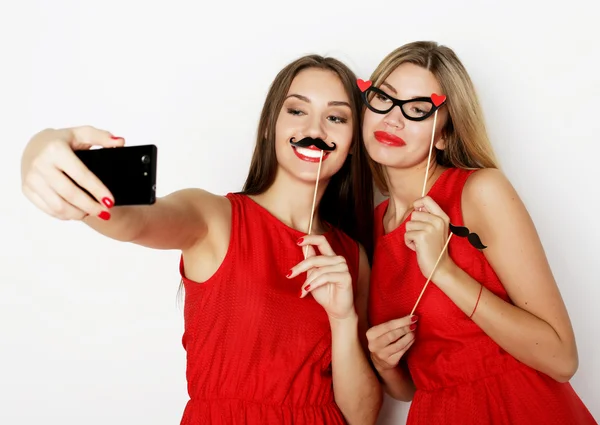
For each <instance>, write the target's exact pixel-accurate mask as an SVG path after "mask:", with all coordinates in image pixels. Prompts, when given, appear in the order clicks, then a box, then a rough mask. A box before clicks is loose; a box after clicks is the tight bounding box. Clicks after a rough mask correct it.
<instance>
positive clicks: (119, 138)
mask: <svg viewBox="0 0 600 425" xmlns="http://www.w3.org/2000/svg"><path fill="white" fill-rule="evenodd" d="M110 138H111V139H113V140H125V139H123V138H122V137H117V136H110Z"/></svg>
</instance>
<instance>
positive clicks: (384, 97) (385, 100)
mask: <svg viewBox="0 0 600 425" xmlns="http://www.w3.org/2000/svg"><path fill="white" fill-rule="evenodd" d="M375 98H376V99H377V100H380V101H382V102H389V101H390V99H389V97H387V96H384V95H382V94H379V93H377V94H375Z"/></svg>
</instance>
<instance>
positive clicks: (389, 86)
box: [381, 81, 429, 100]
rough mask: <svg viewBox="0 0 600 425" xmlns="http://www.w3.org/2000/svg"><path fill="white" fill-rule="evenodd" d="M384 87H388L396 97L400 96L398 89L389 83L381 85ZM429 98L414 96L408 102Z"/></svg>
mask: <svg viewBox="0 0 600 425" xmlns="http://www.w3.org/2000/svg"><path fill="white" fill-rule="evenodd" d="M381 85H382V86H386V87H387V88H389V89H390V90H391V91H393V92H394V94H395V95H398V92H397V91H396V89H395V88H394V87H393V86H392V85H391V84H389V83H386V82H385V81H384V82H383V83H381ZM424 97H425V98H429V96H412V97H411V98H410V99H408V100H412V99H421V98H424Z"/></svg>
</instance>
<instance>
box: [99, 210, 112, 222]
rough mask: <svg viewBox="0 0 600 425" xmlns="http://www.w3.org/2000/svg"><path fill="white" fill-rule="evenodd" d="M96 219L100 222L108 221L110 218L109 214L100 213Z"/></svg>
mask: <svg viewBox="0 0 600 425" xmlns="http://www.w3.org/2000/svg"><path fill="white" fill-rule="evenodd" d="M98 217H100V218H101V219H102V220H108V219H109V218H110V213H109V212H108V211H102V212H101V213H100V214H98Z"/></svg>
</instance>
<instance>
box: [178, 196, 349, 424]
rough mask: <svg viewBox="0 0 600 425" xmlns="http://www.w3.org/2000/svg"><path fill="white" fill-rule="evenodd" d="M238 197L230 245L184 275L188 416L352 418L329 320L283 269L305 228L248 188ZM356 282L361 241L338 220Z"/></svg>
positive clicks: (258, 420)
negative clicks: (207, 273)
mask: <svg viewBox="0 0 600 425" xmlns="http://www.w3.org/2000/svg"><path fill="white" fill-rule="evenodd" d="M227 198H228V199H229V201H230V203H231V207H232V217H231V224H232V226H231V236H230V243H229V248H228V251H227V254H226V256H225V259H224V261H223V263H222V264H221V266H220V267H219V268H218V270H217V271H216V273H215V274H214V275H213V276H212V277H211V278H210V279H209V280H207V281H206V282H204V283H201V284H199V283H196V282H193V281H191V280H189V279H187V278H186V277H185V274H184V269H183V259H182V260H181V263H180V272H181V276H182V279H183V283H184V287H185V307H184V321H185V326H184V335H183V339H182V342H183V347H184V348H185V350H186V355H187V371H186V377H187V382H188V394H189V397H190V400H189V401H188V403H187V405H186V408H185V411H184V414H183V418H182V420H181V424H182V425H221V424H222V425H236V424H240V425H242V424H243V425H254V424H256V425H265V424H278V425H286V424H294V425H304V424H312V425H319V424H328V425H329V424H331V425H338V424H340V425H341V424H345V423H346V422H345V420H344V418H343V416H342V414H341V412H340V410H339V408H338V407H337V405H336V404H335V401H334V396H333V386H332V383H333V381H332V373H331V329H330V325H329V320H328V318H327V314H326V312H325V310H324V309H323V307H322V306H321V305H319V304H318V303H317V302H316V301H315V300H314V298H312V297H311V296H310V295H308V296H307V297H305V298H303V299H301V298H300V288H301V286H302V284H303V283H304V281H305V279H306V274H305V273H304V274H301V275H300V276H298V277H296V278H294V279H288V278H287V277H286V274H287V273H288V271H289V270H290V268H292V267H293V266H295V265H296V264H298V263H299V262H300V261H302V260H303V259H304V257H303V251H302V248H301V247H299V246H298V245H297V244H296V241H297V240H298V238H300V237H302V236H304V234H305V233H303V232H300V231H298V230H295V229H293V228H291V227H288V226H287V225H285V224H284V223H282V222H281V221H279V220H278V219H277V218H276V217H275V216H273V215H271V214H270V213H269V212H268V210H266V209H265V208H263V207H262V206H260V205H259V204H258V203H256V202H255V201H253V200H252V199H251V198H249V197H247V196H245V195H242V194H233V193H230V194H228V195H227ZM326 237H327V240H328V241H329V243H330V244H331V247H332V248H333V250H334V251H335V252H336V254H339V255H343V256H344V257H345V258H346V261H347V263H348V266H349V268H350V270H351V272H350V273H351V275H352V278H353V281H354V282H356V279H357V274H358V264H359V250H358V245H357V243H356V242H355V241H353V240H352V239H350V238H349V237H348V236H346V235H345V234H344V233H343V232H341V231H339V230H331V231H329V232H328V233H327V234H326Z"/></svg>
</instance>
